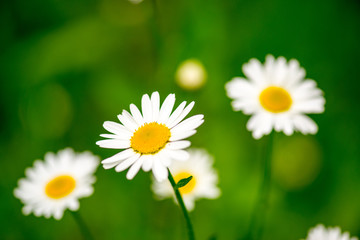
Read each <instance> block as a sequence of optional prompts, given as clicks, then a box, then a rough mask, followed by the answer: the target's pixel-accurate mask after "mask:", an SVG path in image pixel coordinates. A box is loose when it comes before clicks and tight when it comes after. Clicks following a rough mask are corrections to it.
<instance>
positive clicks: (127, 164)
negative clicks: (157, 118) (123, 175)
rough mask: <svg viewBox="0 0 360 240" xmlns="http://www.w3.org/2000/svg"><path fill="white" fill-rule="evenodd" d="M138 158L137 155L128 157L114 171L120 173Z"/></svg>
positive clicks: (138, 155)
mask: <svg viewBox="0 0 360 240" xmlns="http://www.w3.org/2000/svg"><path fill="white" fill-rule="evenodd" d="M139 157H140V154H139V153H136V154H135V155H134V156H132V157H129V158H128V159H126V160H124V161H122V162H121V163H120V164H119V165H117V166H116V168H115V171H117V172H121V171H124V170H125V169H127V168H128V167H130V166H131V165H132V164H133V163H134V162H135V161H136V160H138V159H139Z"/></svg>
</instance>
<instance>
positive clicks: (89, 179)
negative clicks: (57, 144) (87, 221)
mask: <svg viewBox="0 0 360 240" xmlns="http://www.w3.org/2000/svg"><path fill="white" fill-rule="evenodd" d="M99 162H100V159H99V158H98V157H97V156H94V155H93V154H91V153H90V152H83V153H75V152H74V151H73V150H72V149H71V148H66V149H64V150H61V151H59V152H58V153H57V154H54V153H50V152H49V153H47V154H46V155H45V161H41V160H36V161H35V162H34V166H33V167H32V168H27V169H26V170H25V175H26V178H22V179H20V180H19V183H18V185H19V186H18V187H17V188H16V189H15V190H14V195H15V196H16V197H17V198H19V199H20V200H21V202H22V203H24V207H23V209H22V211H23V213H24V214H25V215H29V214H30V213H31V212H33V213H34V215H35V216H37V217H39V216H45V217H46V218H50V217H51V216H53V217H54V218H55V219H57V220H59V219H61V218H62V216H63V214H64V211H65V210H66V209H67V208H69V209H70V210H72V211H77V210H78V209H79V200H78V199H79V198H83V197H88V196H90V195H92V193H93V192H94V188H93V186H92V184H93V183H94V182H95V181H96V178H95V176H94V172H95V171H96V169H97V167H98V165H99Z"/></svg>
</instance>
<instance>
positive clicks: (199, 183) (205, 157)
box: [152, 149, 220, 210]
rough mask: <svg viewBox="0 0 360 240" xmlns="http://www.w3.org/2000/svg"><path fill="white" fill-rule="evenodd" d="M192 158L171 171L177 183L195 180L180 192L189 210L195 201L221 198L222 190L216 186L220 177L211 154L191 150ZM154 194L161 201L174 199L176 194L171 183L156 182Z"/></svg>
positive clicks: (177, 164)
mask: <svg viewBox="0 0 360 240" xmlns="http://www.w3.org/2000/svg"><path fill="white" fill-rule="evenodd" d="M189 153H190V158H189V160H188V161H186V162H174V163H173V164H171V165H170V167H169V169H170V171H171V173H172V174H173V176H174V180H175V182H176V183H177V182H178V181H179V180H181V179H183V178H188V177H190V176H192V177H193V178H192V179H191V180H190V182H188V184H186V185H185V186H184V187H181V188H179V191H180V193H181V195H182V197H183V199H184V203H185V206H186V208H187V209H188V210H193V209H194V206H195V200H196V199H199V198H209V199H214V198H217V197H219V196H220V189H219V188H218V187H217V186H216V185H217V183H218V176H217V173H216V171H215V170H214V169H213V168H212V164H213V158H212V156H211V155H209V153H207V152H206V151H205V150H202V149H190V150H189ZM152 189H153V192H154V193H155V195H156V196H157V197H158V198H159V199H163V198H169V197H173V198H174V200H175V199H176V198H175V194H174V190H173V188H172V187H171V184H170V182H167V181H164V182H157V181H154V182H153V185H152Z"/></svg>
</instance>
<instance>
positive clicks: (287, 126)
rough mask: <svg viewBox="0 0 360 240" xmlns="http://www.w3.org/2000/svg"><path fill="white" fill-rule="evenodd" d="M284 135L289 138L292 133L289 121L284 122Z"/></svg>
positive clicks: (291, 124) (291, 125) (291, 123)
mask: <svg viewBox="0 0 360 240" xmlns="http://www.w3.org/2000/svg"><path fill="white" fill-rule="evenodd" d="M283 131H284V133H285V135H287V136H290V135H292V134H293V133H294V124H293V122H292V120H291V119H286V120H285V121H284V129H283Z"/></svg>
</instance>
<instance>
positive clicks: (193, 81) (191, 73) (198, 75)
mask: <svg viewBox="0 0 360 240" xmlns="http://www.w3.org/2000/svg"><path fill="white" fill-rule="evenodd" d="M175 78H176V82H177V84H178V85H179V86H180V87H182V88H184V89H186V90H196V89H199V88H201V87H202V86H203V85H204V84H205V82H206V78H207V73H206V70H205V68H204V66H203V65H202V63H201V62H200V61H199V60H196V59H188V60H186V61H184V62H182V63H181V64H180V66H179V67H178V69H177V70H176V75H175Z"/></svg>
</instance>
